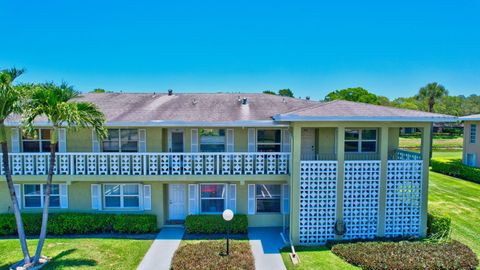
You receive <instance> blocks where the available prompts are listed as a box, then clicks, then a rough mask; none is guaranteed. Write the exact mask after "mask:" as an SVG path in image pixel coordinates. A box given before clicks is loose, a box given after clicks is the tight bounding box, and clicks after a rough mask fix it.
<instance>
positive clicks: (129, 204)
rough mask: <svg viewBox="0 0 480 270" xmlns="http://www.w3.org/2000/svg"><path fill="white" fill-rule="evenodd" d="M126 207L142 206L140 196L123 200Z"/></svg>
mask: <svg viewBox="0 0 480 270" xmlns="http://www.w3.org/2000/svg"><path fill="white" fill-rule="evenodd" d="M123 206H124V207H138V206H140V203H139V199H138V196H136V197H124V198H123Z"/></svg>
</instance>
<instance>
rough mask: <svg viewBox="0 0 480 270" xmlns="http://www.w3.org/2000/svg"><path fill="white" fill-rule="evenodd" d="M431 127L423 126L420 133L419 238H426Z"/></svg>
mask: <svg viewBox="0 0 480 270" xmlns="http://www.w3.org/2000/svg"><path fill="white" fill-rule="evenodd" d="M431 134H432V125H430V124H429V123H428V124H426V125H425V127H424V128H423V131H422V161H423V164H422V165H423V172H422V212H421V215H422V216H421V220H420V237H425V236H427V216H428V175H429V173H430V150H431V146H432V145H431V144H430V142H431V140H430V139H431Z"/></svg>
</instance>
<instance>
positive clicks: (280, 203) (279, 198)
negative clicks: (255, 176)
mask: <svg viewBox="0 0 480 270" xmlns="http://www.w3.org/2000/svg"><path fill="white" fill-rule="evenodd" d="M262 185H269V186H279V195H278V201H279V209H278V211H269V212H265V211H262V212H259V211H258V200H271V199H267V198H257V189H258V188H259V186H262ZM282 190H283V186H282V184H255V214H281V213H282V207H283V192H282Z"/></svg>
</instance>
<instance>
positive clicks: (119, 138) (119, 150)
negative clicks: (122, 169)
mask: <svg viewBox="0 0 480 270" xmlns="http://www.w3.org/2000/svg"><path fill="white" fill-rule="evenodd" d="M109 130H118V151H109V152H105V150H104V146H103V143H104V142H105V141H109V140H106V139H105V140H103V141H102V149H101V150H102V152H104V153H138V152H140V130H139V129H138V128H109V129H107V132H108V131H109ZM122 130H136V131H137V135H138V140H137V141H136V142H137V151H136V152H130V151H129V152H124V151H122V134H121V132H122ZM130 142H133V141H130Z"/></svg>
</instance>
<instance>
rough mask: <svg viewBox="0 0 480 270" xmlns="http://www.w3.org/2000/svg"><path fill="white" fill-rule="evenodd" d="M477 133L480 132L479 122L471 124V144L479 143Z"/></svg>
mask: <svg viewBox="0 0 480 270" xmlns="http://www.w3.org/2000/svg"><path fill="white" fill-rule="evenodd" d="M474 127H475V128H474ZM477 133H478V126H477V124H470V143H471V144H476V143H477Z"/></svg>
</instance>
